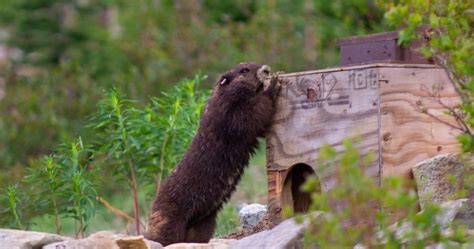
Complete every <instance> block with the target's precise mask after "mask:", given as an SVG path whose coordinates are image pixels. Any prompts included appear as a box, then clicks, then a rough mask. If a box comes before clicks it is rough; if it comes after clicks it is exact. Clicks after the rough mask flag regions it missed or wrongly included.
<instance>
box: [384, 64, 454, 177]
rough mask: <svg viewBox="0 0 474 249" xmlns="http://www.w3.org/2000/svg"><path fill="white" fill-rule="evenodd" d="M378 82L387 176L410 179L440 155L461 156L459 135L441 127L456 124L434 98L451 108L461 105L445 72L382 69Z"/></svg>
mask: <svg viewBox="0 0 474 249" xmlns="http://www.w3.org/2000/svg"><path fill="white" fill-rule="evenodd" d="M379 79H380V80H381V81H380V111H381V112H380V113H381V116H380V121H381V130H380V132H381V137H382V141H381V156H382V157H381V159H382V160H381V163H382V166H381V167H382V171H383V175H384V176H391V175H402V176H410V174H411V168H412V167H413V166H414V165H415V164H417V163H419V162H420V161H423V160H425V159H428V158H431V157H433V156H436V155H438V154H441V153H450V152H459V145H458V142H457V140H456V136H457V135H458V134H459V131H458V130H455V129H453V128H451V127H449V126H448V125H446V124H443V123H442V122H446V123H449V124H451V125H455V124H456V123H455V120H454V118H452V117H451V116H449V115H447V114H445V113H444V111H445V109H444V108H443V107H442V106H441V105H440V104H439V103H438V101H437V100H436V98H433V97H432V95H437V96H439V99H440V100H441V101H442V102H443V103H444V104H446V105H448V106H454V105H456V104H457V103H459V98H458V96H457V94H456V92H455V90H454V88H453V86H452V84H451V83H450V81H449V79H448V76H447V74H446V72H445V71H444V70H443V69H440V68H385V67H382V68H380V69H379ZM423 111H427V112H429V113H430V114H432V115H433V116H435V117H436V118H433V117H431V116H429V115H427V114H425V113H423ZM436 119H439V120H441V121H442V122H439V121H438V120H436Z"/></svg>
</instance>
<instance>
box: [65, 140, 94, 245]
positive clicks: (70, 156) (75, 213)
mask: <svg viewBox="0 0 474 249" xmlns="http://www.w3.org/2000/svg"><path fill="white" fill-rule="evenodd" d="M89 154H90V153H89V152H88V151H87V150H86V149H85V148H84V145H83V144H82V140H81V139H80V138H79V140H78V142H73V143H71V144H69V149H68V151H65V152H64V153H63V154H61V155H60V158H59V160H60V161H59V163H61V164H62V167H64V169H65V171H64V174H65V176H64V177H65V179H66V181H67V182H66V184H65V188H64V194H65V195H68V196H69V198H68V199H67V203H66V205H67V206H66V210H65V212H66V215H67V216H69V217H72V218H73V219H74V220H75V230H76V231H75V232H76V237H81V238H83V237H84V232H85V230H86V229H87V225H88V223H89V221H90V219H91V218H92V217H93V216H94V214H95V205H96V199H97V196H98V194H97V191H96V190H95V188H94V186H93V184H92V182H91V180H90V179H91V173H92V172H91V171H90V169H89V168H88V167H87V166H88V160H89Z"/></svg>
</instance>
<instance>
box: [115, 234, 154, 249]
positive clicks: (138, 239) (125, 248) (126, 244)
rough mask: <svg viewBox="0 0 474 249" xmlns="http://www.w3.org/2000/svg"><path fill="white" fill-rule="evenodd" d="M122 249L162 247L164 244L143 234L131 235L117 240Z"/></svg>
mask: <svg viewBox="0 0 474 249" xmlns="http://www.w3.org/2000/svg"><path fill="white" fill-rule="evenodd" d="M115 242H116V243H117V245H118V246H119V247H120V249H161V248H163V246H162V245H161V244H160V243H158V242H154V241H151V240H147V239H145V238H144V237H143V236H129V237H124V238H120V239H117V240H115Z"/></svg>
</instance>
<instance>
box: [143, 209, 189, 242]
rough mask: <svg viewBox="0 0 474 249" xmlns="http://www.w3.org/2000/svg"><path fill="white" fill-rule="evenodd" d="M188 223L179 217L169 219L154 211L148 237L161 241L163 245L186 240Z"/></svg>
mask: <svg viewBox="0 0 474 249" xmlns="http://www.w3.org/2000/svg"><path fill="white" fill-rule="evenodd" d="M185 236H186V223H185V222H184V221H182V220H179V218H178V217H177V218H175V219H169V218H167V217H164V216H162V215H160V213H159V212H154V213H153V214H152V215H151V216H150V221H149V222H148V231H147V234H146V236H145V237H146V238H147V239H149V240H153V241H156V242H159V243H160V244H161V245H163V246H167V245H170V244H174V243H180V242H184V239H185Z"/></svg>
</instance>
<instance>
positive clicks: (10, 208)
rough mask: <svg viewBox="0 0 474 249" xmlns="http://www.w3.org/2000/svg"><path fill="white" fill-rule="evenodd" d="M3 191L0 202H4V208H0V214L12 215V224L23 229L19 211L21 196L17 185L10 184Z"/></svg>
mask: <svg viewBox="0 0 474 249" xmlns="http://www.w3.org/2000/svg"><path fill="white" fill-rule="evenodd" d="M4 191H5V192H4V195H3V196H1V197H3V198H1V199H3V200H1V202H2V203H5V202H6V208H4V209H3V210H0V214H2V216H4V215H6V216H8V215H9V216H11V217H13V222H12V223H13V224H12V226H13V227H16V228H19V229H24V228H25V226H24V225H23V223H22V221H21V218H22V216H21V211H20V206H21V201H22V200H23V198H21V197H20V195H21V193H19V192H18V186H17V185H10V186H8V187H7V188H6V189H5V190H4Z"/></svg>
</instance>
